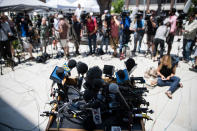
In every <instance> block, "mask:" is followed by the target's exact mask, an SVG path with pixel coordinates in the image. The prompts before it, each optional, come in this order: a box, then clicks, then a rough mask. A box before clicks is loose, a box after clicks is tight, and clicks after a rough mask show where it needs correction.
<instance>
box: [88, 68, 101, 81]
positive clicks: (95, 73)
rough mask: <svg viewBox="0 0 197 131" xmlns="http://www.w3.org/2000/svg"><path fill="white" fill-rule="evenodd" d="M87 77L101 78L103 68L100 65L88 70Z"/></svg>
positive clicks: (90, 78)
mask: <svg viewBox="0 0 197 131" xmlns="http://www.w3.org/2000/svg"><path fill="white" fill-rule="evenodd" d="M86 77H87V79H89V80H93V79H101V77H102V70H101V69H100V68H99V67H98V66H94V67H92V68H90V69H89V70H88V72H87V75H86Z"/></svg>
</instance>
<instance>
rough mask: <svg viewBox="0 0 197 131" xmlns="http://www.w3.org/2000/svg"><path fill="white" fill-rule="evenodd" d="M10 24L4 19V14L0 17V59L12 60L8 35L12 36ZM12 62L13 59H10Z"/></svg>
mask: <svg viewBox="0 0 197 131" xmlns="http://www.w3.org/2000/svg"><path fill="white" fill-rule="evenodd" d="M12 35H13V34H12V31H11V29H10V25H9V24H8V22H7V21H6V16H1V17H0V59H1V58H2V57H3V58H4V59H5V60H9V61H10V60H11V61H12V54H11V47H10V42H9V36H12ZM12 62H13V61H12Z"/></svg>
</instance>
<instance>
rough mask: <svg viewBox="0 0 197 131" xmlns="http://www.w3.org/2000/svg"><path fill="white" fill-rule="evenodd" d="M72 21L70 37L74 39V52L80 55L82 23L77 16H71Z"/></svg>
mask: <svg viewBox="0 0 197 131" xmlns="http://www.w3.org/2000/svg"><path fill="white" fill-rule="evenodd" d="M72 19H73V23H72V28H71V30H72V37H73V39H74V45H75V48H76V51H75V54H76V55H80V53H79V45H80V41H81V37H82V25H81V23H80V22H79V21H78V20H77V16H76V15H74V16H73V18H72Z"/></svg>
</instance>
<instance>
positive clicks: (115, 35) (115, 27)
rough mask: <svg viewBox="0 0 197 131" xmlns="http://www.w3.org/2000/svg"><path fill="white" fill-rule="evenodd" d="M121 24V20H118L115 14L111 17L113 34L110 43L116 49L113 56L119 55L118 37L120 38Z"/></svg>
mask: <svg viewBox="0 0 197 131" xmlns="http://www.w3.org/2000/svg"><path fill="white" fill-rule="evenodd" d="M119 25H120V22H119V21H118V20H117V18H116V16H113V17H112V19H111V36H110V44H111V46H112V49H113V50H114V53H113V56H114V57H116V56H117V50H116V49H117V48H118V39H119Z"/></svg>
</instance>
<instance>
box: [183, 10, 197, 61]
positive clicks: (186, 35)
mask: <svg viewBox="0 0 197 131" xmlns="http://www.w3.org/2000/svg"><path fill="white" fill-rule="evenodd" d="M196 33H197V20H195V15H194V14H191V15H190V16H189V21H187V22H186V24H185V26H184V30H183V58H184V60H185V62H189V60H190V55H191V52H192V48H191V47H192V45H193V43H195V38H196Z"/></svg>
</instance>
